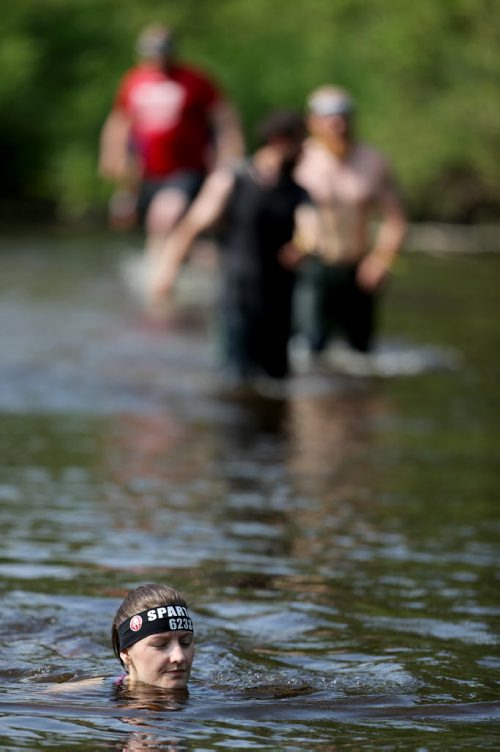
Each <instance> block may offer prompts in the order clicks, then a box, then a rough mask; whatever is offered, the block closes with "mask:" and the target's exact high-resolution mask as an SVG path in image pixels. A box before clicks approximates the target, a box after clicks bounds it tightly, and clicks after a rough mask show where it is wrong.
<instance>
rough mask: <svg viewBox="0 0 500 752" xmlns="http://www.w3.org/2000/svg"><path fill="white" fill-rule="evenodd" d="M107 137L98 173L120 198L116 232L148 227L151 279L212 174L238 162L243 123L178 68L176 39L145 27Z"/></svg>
mask: <svg viewBox="0 0 500 752" xmlns="http://www.w3.org/2000/svg"><path fill="white" fill-rule="evenodd" d="M136 51H137V54H138V57H139V64H138V65H137V66H136V67H134V68H132V69H131V70H129V71H128V72H126V73H125V75H124V76H123V78H122V80H121V82H120V85H119V87H118V91H117V93H116V97H115V101H114V105H113V108H112V110H111V112H110V114H109V115H108V117H107V119H106V121H105V123H104V127H103V130H102V134H101V143H100V156H99V169H100V172H101V174H102V175H103V176H104V177H106V178H108V179H110V180H113V181H115V182H116V183H117V184H118V186H119V190H118V192H117V193H116V194H115V196H114V197H113V198H112V201H111V220H112V222H113V224H115V225H117V226H122V227H124V226H130V225H131V224H133V223H134V222H135V221H136V220H137V219H138V220H139V221H141V222H143V223H144V226H145V230H146V250H147V259H148V262H151V263H148V266H149V268H150V272H151V273H154V261H155V256H156V254H157V252H158V250H159V249H161V248H162V247H163V245H164V242H165V238H166V236H167V235H168V234H169V232H170V231H171V230H172V228H173V227H174V226H175V224H176V222H177V221H178V220H179V218H180V217H181V216H182V214H183V213H184V212H185V210H186V208H187V206H188V205H189V203H190V202H191V201H192V199H193V198H194V196H195V195H196V193H197V191H198V190H199V188H200V186H201V184H202V182H203V180H204V178H205V176H206V174H207V172H209V171H210V170H211V169H212V168H213V167H214V166H219V165H221V164H227V163H229V164H230V163H233V162H236V161H239V160H240V159H241V157H242V156H243V152H244V147H243V138H242V135H241V130H240V125H239V120H238V117H237V115H236V113H235V111H234V109H233V107H232V106H231V105H230V104H229V102H228V101H227V100H226V99H225V97H224V96H223V94H222V92H221V90H220V89H219V87H218V86H217V85H216V84H215V83H214V82H213V81H212V80H211V79H210V78H209V77H208V76H207V75H206V74H205V73H203V72H201V71H199V70H197V69H195V68H193V67H191V66H188V65H185V64H184V63H181V62H178V61H177V59H176V56H175V43H174V37H173V34H172V31H171V30H170V29H168V28H167V27H165V26H161V25H155V26H148V27H146V28H145V29H144V30H143V31H142V32H141V33H140V35H139V37H138V41H137V48H136Z"/></svg>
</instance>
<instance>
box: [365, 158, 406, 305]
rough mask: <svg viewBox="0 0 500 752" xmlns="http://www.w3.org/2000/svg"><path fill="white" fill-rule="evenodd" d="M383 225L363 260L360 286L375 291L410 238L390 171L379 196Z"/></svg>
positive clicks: (378, 202) (404, 214) (398, 194)
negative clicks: (407, 238) (406, 238)
mask: <svg viewBox="0 0 500 752" xmlns="http://www.w3.org/2000/svg"><path fill="white" fill-rule="evenodd" d="M377 205H378V208H379V210H380V213H381V222H380V226H379V228H378V231H377V234H376V236H375V241H374V244H373V248H372V249H371V251H370V252H369V253H368V254H367V255H366V256H365V258H364V259H363V260H362V261H361V263H360V265H359V267H358V272H357V280H358V283H359V284H360V285H361V287H363V288H364V289H365V290H375V289H376V288H377V287H378V286H379V285H381V284H382V282H383V281H384V279H385V278H386V277H387V275H388V274H389V272H390V270H391V267H392V265H393V263H394V261H395V259H396V256H397V255H398V253H399V252H400V250H401V248H402V246H403V241H404V238H405V235H406V229H407V220H406V212H405V209H404V206H403V201H402V199H401V196H400V193H399V190H398V188H397V186H396V183H395V181H394V178H393V176H392V174H391V172H390V171H389V169H387V171H386V174H385V175H384V180H383V183H382V185H381V188H380V192H379V195H378V196H377Z"/></svg>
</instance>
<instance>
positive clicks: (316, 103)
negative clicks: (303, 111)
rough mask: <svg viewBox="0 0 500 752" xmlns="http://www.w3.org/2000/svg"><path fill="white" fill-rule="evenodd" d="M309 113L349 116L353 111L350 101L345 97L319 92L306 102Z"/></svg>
mask: <svg viewBox="0 0 500 752" xmlns="http://www.w3.org/2000/svg"><path fill="white" fill-rule="evenodd" d="M307 105H308V108H309V112H312V113H314V114H315V115H350V114H351V113H352V111H353V110H354V106H353V103H352V100H351V99H350V98H349V97H348V96H347V95H346V94H341V93H338V94H337V93H335V92H329V91H325V92H319V93H318V94H313V96H312V97H310V98H309V100H308V103H307Z"/></svg>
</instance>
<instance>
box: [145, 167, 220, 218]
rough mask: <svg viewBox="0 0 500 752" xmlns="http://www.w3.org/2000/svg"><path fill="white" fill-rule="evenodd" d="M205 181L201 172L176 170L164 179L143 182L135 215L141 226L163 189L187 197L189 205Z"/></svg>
mask: <svg viewBox="0 0 500 752" xmlns="http://www.w3.org/2000/svg"><path fill="white" fill-rule="evenodd" d="M204 179H205V175H204V173H202V172H197V171H196V170H178V171H177V172H172V173H171V174H170V175H167V176H166V177H164V178H158V179H155V180H144V181H143V182H142V184H141V187H140V189H139V196H138V199H137V214H138V218H139V221H140V223H141V224H143V223H144V220H145V217H146V214H147V211H148V209H149V206H150V204H151V201H152V200H153V198H154V197H155V196H156V194H157V193H158V192H159V191H161V190H163V189H164V188H175V189H177V190H180V191H182V192H183V193H185V194H186V196H187V197H188V200H189V203H191V201H192V200H193V199H194V197H195V196H196V194H197V193H198V191H199V190H200V188H201V185H202V183H203V181H204Z"/></svg>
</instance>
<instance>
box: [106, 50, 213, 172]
mask: <svg viewBox="0 0 500 752" xmlns="http://www.w3.org/2000/svg"><path fill="white" fill-rule="evenodd" d="M221 98H222V97H221V94H220V92H219V90H218V89H217V87H216V86H215V84H214V83H212V81H210V80H209V79H208V78H207V77H206V76H205V75H204V74H202V73H200V72H199V71H196V70H194V69H193V68H188V67H185V66H184V65H175V66H174V67H173V68H171V69H170V70H169V72H168V74H167V73H164V72H163V71H161V70H159V69H158V68H155V67H153V66H150V65H140V66H138V67H136V68H133V69H132V70H130V71H129V72H128V73H126V74H125V76H124V77H123V79H122V81H121V83H120V86H119V88H118V93H117V95H116V99H115V104H114V108H115V109H118V110H124V111H125V112H126V113H127V114H128V115H130V117H131V118H132V148H133V149H134V151H136V153H137V155H138V157H139V162H140V165H141V168H142V171H143V177H145V178H148V177H149V178H160V177H164V176H166V175H169V174H170V173H172V172H175V171H176V170H183V169H184V170H185V169H192V170H201V171H203V170H205V169H206V167H207V156H208V150H209V145H210V141H211V127H210V119H209V112H210V110H211V108H212V107H213V105H214V104H215V103H216V102H217V101H219V100H220V99H221Z"/></svg>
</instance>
